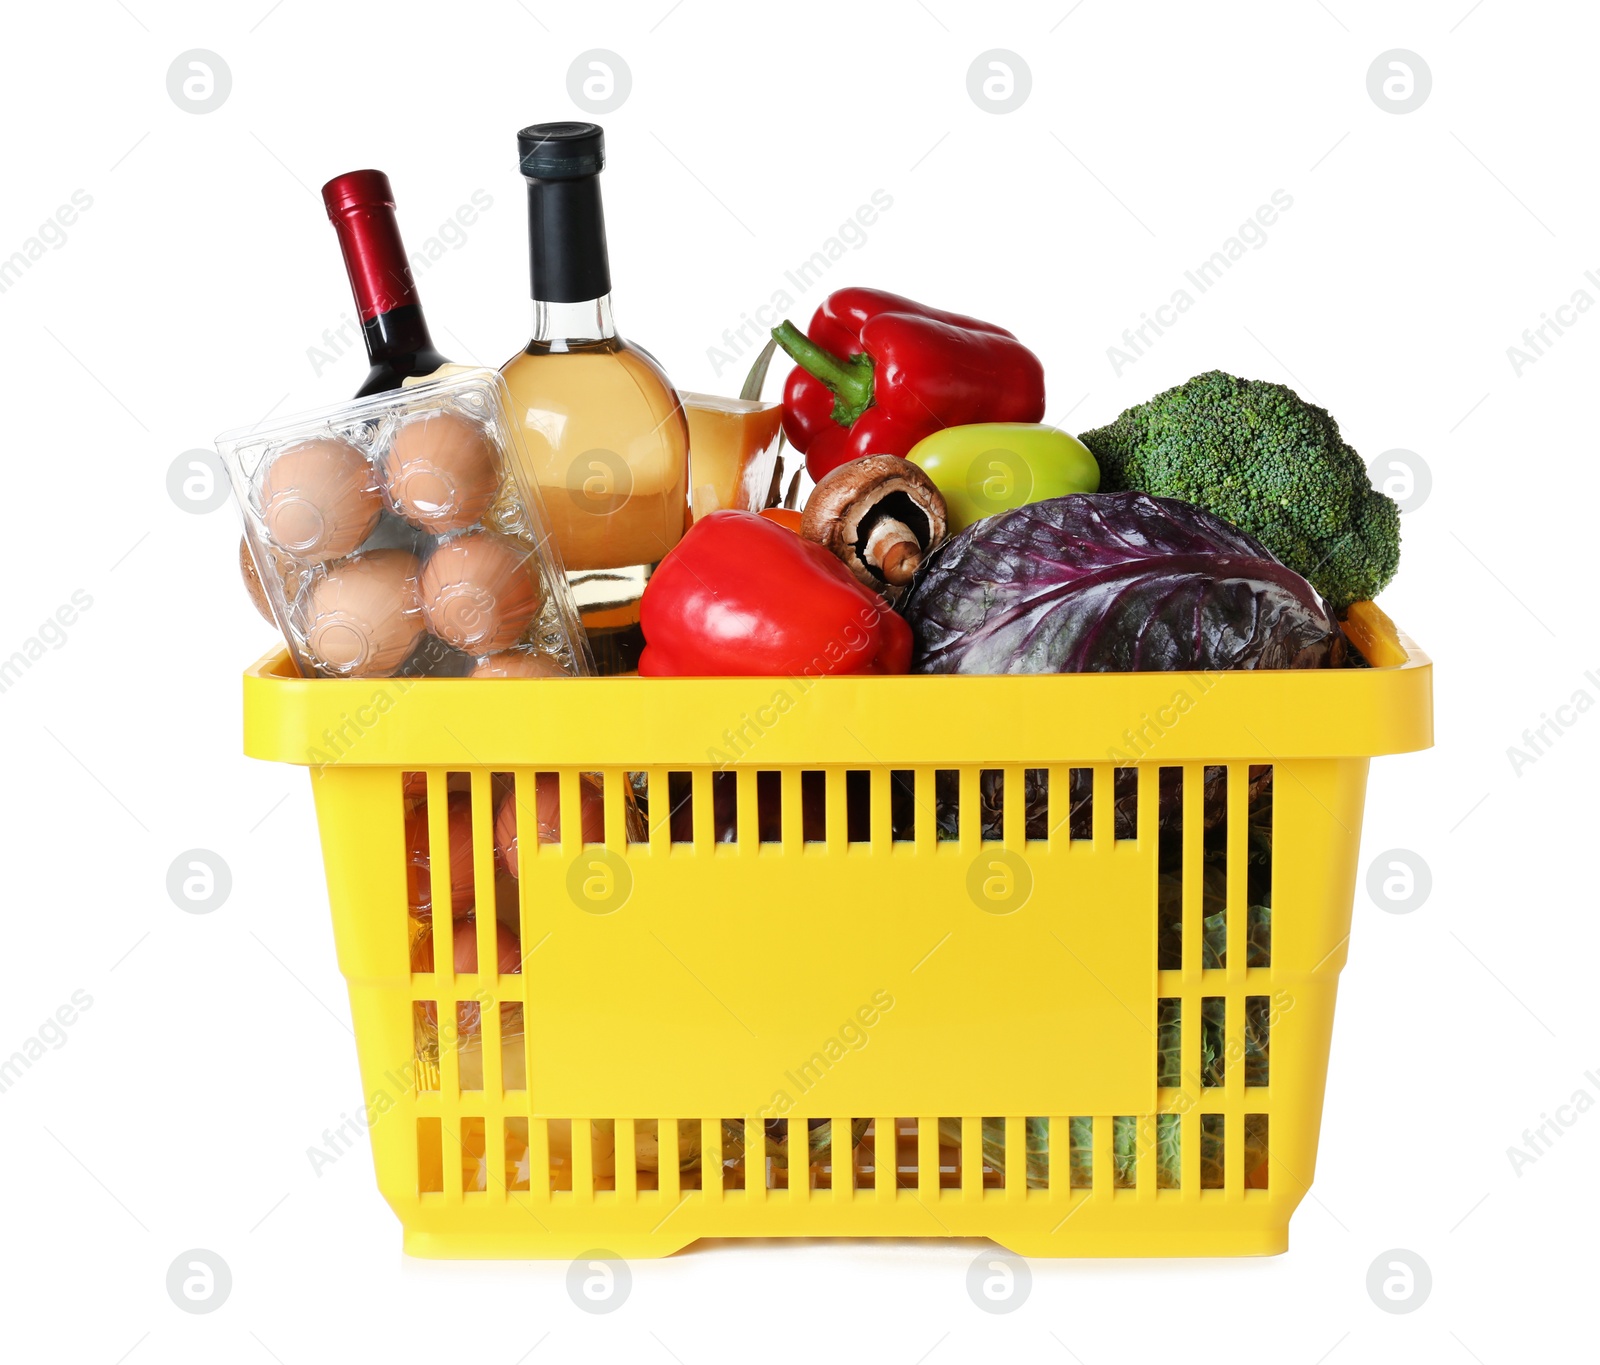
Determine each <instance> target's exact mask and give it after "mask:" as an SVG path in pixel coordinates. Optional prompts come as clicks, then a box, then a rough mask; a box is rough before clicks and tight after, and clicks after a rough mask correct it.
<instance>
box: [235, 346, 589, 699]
mask: <svg viewBox="0 0 1600 1365" xmlns="http://www.w3.org/2000/svg"><path fill="white" fill-rule="evenodd" d="M217 449H218V450H219V451H220V452H221V454H222V456H223V458H224V461H225V462H226V464H227V466H228V472H229V476H230V478H231V479H232V482H233V488H234V493H235V495H236V497H237V498H238V501H239V505H240V508H241V510H242V511H243V514H244V521H245V534H246V538H247V540H248V541H249V543H250V557H251V560H252V562H253V565H254V566H255V567H256V568H258V569H259V567H260V566H261V565H262V564H267V565H270V566H271V572H270V573H269V574H267V575H265V576H260V577H259V581H260V583H261V586H262V589H263V592H264V594H265V596H266V599H267V602H268V604H269V606H270V607H271V610H272V615H273V617H274V618H275V619H276V620H277V622H278V624H279V627H280V628H281V629H282V631H283V633H284V638H285V640H286V641H287V642H288V644H289V651H290V655H291V657H292V658H293V660H294V662H295V665H296V667H297V668H298V669H299V670H300V672H301V673H302V674H303V675H306V676H318V677H335V678H386V677H391V676H395V675H400V676H404V677H423V676H430V675H441V676H455V677H461V676H485V677H496V676H498V677H537V676H544V675H548V674H550V673H552V672H560V673H567V674H581V673H586V672H588V671H590V668H591V664H590V661H589V657H588V653H587V646H586V644H585V642H584V639H583V634H582V631H581V629H580V628H579V626H578V624H577V617H576V613H575V610H574V607H573V602H572V597H571V592H570V590H569V589H568V587H567V582H566V578H565V575H564V574H563V572H562V568H561V563H560V556H559V554H558V552H557V551H556V550H555V548H554V545H553V542H552V540H551V538H550V536H549V534H548V531H547V529H546V520H545V516H544V510H543V507H542V505H541V503H540V501H539V497H538V490H537V488H535V487H533V486H532V485H529V484H525V483H523V482H522V479H523V475H522V473H521V469H520V461H519V459H518V454H519V452H520V450H521V445H520V437H519V434H518V427H517V424H516V423H515V421H514V420H513V419H512V417H511V414H510V410H509V407H508V396H507V394H506V390H505V386H504V383H503V382H502V380H501V379H500V377H499V376H498V375H496V374H495V373H494V371H492V370H481V369H480V370H458V371H456V372H454V373H452V374H449V375H446V376H442V377H439V378H434V379H429V380H426V381H424V382H422V383H419V384H416V385H414V386H408V387H406V388H404V389H399V390H391V391H389V392H386V393H381V394H375V395H373V396H371V397H368V398H363V399H358V400H356V401H354V402H351V403H347V404H344V405H343V406H340V407H336V408H329V409H325V410H323V411H321V412H316V413H309V414H306V415H303V416H299V417H290V418H284V419H282V420H281V421H278V422H276V423H274V424H273V425H271V426H258V427H255V428H251V429H249V430H243V431H236V432H231V433H228V434H227V435H224V436H221V437H219V438H218V440H217ZM389 700H390V702H391V703H392V698H391V699H389ZM374 705H376V703H374ZM378 709H379V710H387V705H385V706H382V707H379V708H378Z"/></svg>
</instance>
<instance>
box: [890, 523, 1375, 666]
mask: <svg viewBox="0 0 1600 1365" xmlns="http://www.w3.org/2000/svg"><path fill="white" fill-rule="evenodd" d="M899 610H900V612H901V614H902V615H903V616H904V617H905V618H906V620H907V621H909V622H910V623H911V630H912V635H913V637H914V640H915V646H914V647H915V654H914V656H913V659H912V665H911V667H912V671H913V672H917V673H1120V672H1135V671H1155V670H1172V669H1179V670H1191V669H1231V668H1321V667H1325V666H1327V665H1330V664H1336V663H1339V662H1342V660H1343V656H1344V637H1343V635H1342V633H1341V632H1340V630H1339V625H1338V622H1337V621H1335V620H1334V619H1333V616H1332V615H1331V613H1330V612H1329V611H1328V609H1327V607H1326V606H1325V604H1324V603H1323V601H1322V599H1321V598H1320V597H1319V596H1318V595H1317V592H1316V590H1315V589H1314V588H1313V587H1312V586H1311V585H1310V584H1309V583H1307V582H1306V580H1305V579H1303V578H1302V577H1300V575H1299V574H1297V573H1295V572H1294V570H1292V569H1290V568H1287V567H1286V566H1284V565H1283V564H1281V563H1279V561H1278V560H1276V559H1274V558H1273V556H1272V554H1271V553H1270V552H1269V551H1268V550H1267V549H1266V548H1265V547H1264V546H1262V545H1261V543H1260V542H1259V541H1257V540H1255V539H1254V538H1252V537H1251V536H1247V535H1246V534H1245V533H1244V532H1243V531H1240V530H1238V529H1236V528H1235V527H1233V526H1230V525H1229V524H1228V523H1227V522H1225V521H1222V520H1221V519H1220V518H1218V517H1214V516H1212V515H1211V514H1210V513H1209V512H1206V511H1203V510H1202V509H1201V508H1199V507H1195V506H1193V505H1192V504H1190V503H1187V502H1179V501H1177V500H1176V499H1174V498H1152V497H1149V496H1147V495H1145V494H1143V493H1082V494H1072V495H1070V496H1068V497H1064V498H1051V499H1049V500H1048V501H1045V502H1037V503H1031V504H1029V505H1027V506H1025V507H1018V508H1015V509H1014V510H1012V511H1009V512H1002V513H1000V514H999V515H998V516H993V517H988V518H985V519H984V520H983V521H980V522H976V523H975V524H973V525H972V526H969V527H968V528H967V529H966V530H965V531H962V532H961V533H960V534H959V535H956V536H953V537H951V538H950V539H949V540H947V541H946V542H945V543H944V544H943V545H941V546H940V547H939V548H938V549H937V550H936V551H935V552H934V553H933V555H932V556H930V558H929V559H928V560H927V562H926V563H925V564H924V565H923V567H922V569H921V570H920V571H919V572H918V574H917V576H916V578H915V580H913V582H912V585H911V588H910V590H909V591H908V592H907V594H906V596H905V597H904V598H903V599H902V601H901V603H900V607H899Z"/></svg>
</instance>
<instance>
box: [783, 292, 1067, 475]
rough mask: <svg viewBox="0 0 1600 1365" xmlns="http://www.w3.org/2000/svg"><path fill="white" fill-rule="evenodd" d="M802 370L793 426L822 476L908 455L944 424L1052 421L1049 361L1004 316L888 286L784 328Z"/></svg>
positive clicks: (793, 382)
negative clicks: (954, 308)
mask: <svg viewBox="0 0 1600 1365" xmlns="http://www.w3.org/2000/svg"><path fill="white" fill-rule="evenodd" d="M772 335H773V336H774V337H776V338H777V341H778V345H780V346H782V347H783V349H784V350H785V351H787V352H788V353H789V355H790V356H791V357H792V358H793V360H794V362H795V365H796V368H795V369H794V370H792V371H791V372H790V374H789V379H788V382H787V383H786V384H785V385H784V389H783V430H784V434H785V435H786V436H787V437H788V438H789V444H790V445H792V446H793V447H794V448H795V449H796V450H798V451H800V452H801V453H802V454H803V455H804V456H805V457H806V469H807V470H809V471H810V474H811V477H812V478H813V479H816V480H820V479H822V478H823V476H825V475H826V474H828V473H830V472H831V471H832V470H834V469H836V468H838V467H839V466H840V465H842V464H844V463H845V462H846V461H848V460H857V459H860V458H861V457H862V456H863V455H904V454H905V453H906V452H907V451H908V450H910V449H911V447H912V446H914V445H916V443H917V442H918V441H920V440H921V439H922V438H923V437H924V436H927V435H930V434H931V433H933V432H935V431H938V430H939V429H940V428H941V427H958V426H966V425H968V424H970V423H973V422H1038V421H1042V420H1043V419H1044V367H1043V366H1042V365H1040V363H1039V358H1038V357H1037V356H1036V355H1034V353H1033V352H1032V351H1030V350H1029V349H1028V348H1027V347H1026V346H1024V345H1023V344H1022V343H1021V342H1020V341H1018V340H1017V339H1016V337H1014V336H1012V335H1011V333H1010V332H1008V331H1006V330H1005V329H1004V328H1002V327H996V326H995V325H994V324H993V323H988V322H980V321H978V319H977V318H969V317H963V316H962V315H961V314H960V313H946V312H943V311H941V310H940V309H937V308H925V307H923V306H922V304H920V303H913V302H912V301H911V300H910V299H904V298H901V297H900V296H899V295H898V294H889V293H885V292H884V291H883V290H881V289H856V288H851V289H840V290H837V291H836V292H834V293H832V294H830V295H828V297H827V298H826V299H825V300H823V303H822V306H821V307H820V308H818V309H817V311H816V315H815V316H814V317H813V318H812V319H811V332H810V335H809V336H807V335H805V334H804V333H802V332H801V331H800V329H799V328H798V327H796V326H795V325H794V324H793V323H792V322H787V321H785V322H783V323H780V324H779V325H778V326H777V327H774V328H773V329H772Z"/></svg>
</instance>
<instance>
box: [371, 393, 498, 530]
mask: <svg viewBox="0 0 1600 1365" xmlns="http://www.w3.org/2000/svg"><path fill="white" fill-rule="evenodd" d="M382 468H383V477H384V481H385V483H387V485H388V487H389V500H390V502H391V503H392V504H393V506H394V509H395V511H396V512H398V513H399V514H400V515H401V516H402V517H404V518H405V519H406V520H407V521H409V522H410V523H411V524H412V525H413V526H418V527H421V528H422V529H423V530H424V531H432V532H433V533H434V534H436V535H444V534H445V533H447V532H450V531H464V530H466V529H467V527H469V526H471V525H472V524H473V523H474V522H475V521H477V520H478V518H479V517H481V516H482V515H483V514H484V513H485V512H486V511H487V510H488V508H489V504H490V503H491V502H492V501H493V500H494V495H495V491H496V489H498V488H499V486H500V475H499V467H498V465H497V462H496V459H495V448H494V445H493V444H492V443H491V442H490V440H489V433H488V432H487V431H486V430H485V429H484V428H483V427H482V426H480V425H479V424H478V423H477V422H474V421H473V420H472V419H471V418H469V417H462V416H461V415H460V414H459V413H454V412H429V413H424V414H422V415H421V416H418V417H413V418H411V419H410V420H409V421H407V422H404V423H402V425H401V427H400V430H399V431H397V432H396V433H395V438H394V441H393V442H392V443H391V444H390V446H389V449H388V451H387V452H386V453H385V454H384V457H383V462H382Z"/></svg>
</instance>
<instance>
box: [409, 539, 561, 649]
mask: <svg viewBox="0 0 1600 1365" xmlns="http://www.w3.org/2000/svg"><path fill="white" fill-rule="evenodd" d="M419 595H420V597H421V600H422V611H423V615H424V616H425V617H426V618H427V622H428V629H429V630H431V631H432V632H433V633H434V634H435V635H437V636H438V637H439V638H440V639H441V640H443V641H444V642H445V643H446V644H447V645H454V646H455V647H456V648H457V649H459V650H463V651H465V652H466V653H468V654H492V653H494V652H495V651H496V650H501V649H505V648H506V647H507V646H508V645H510V644H512V643H514V642H515V641H516V639H517V637H518V636H520V635H521V634H522V632H523V631H525V630H526V629H527V628H528V623H529V622H530V621H532V620H533V618H534V617H535V616H536V615H538V612H539V606H540V600H541V590H540V585H539V564H538V561H537V560H536V559H535V558H534V556H533V550H532V549H531V548H530V547H528V546H525V545H522V544H519V543H518V542H517V541H514V540H507V539H506V538H505V537H503V536H497V535H494V534H492V533H491V532H488V531H473V532H471V533H470V534H468V535H464V536H458V537H457V538H456V539H454V540H447V541H444V542H442V543H441V544H439V545H438V546H436V547H435V549H434V551H433V553H432V554H431V555H429V556H428V562H427V563H426V564H424V565H423V566H422V578H421V580H420V583H419Z"/></svg>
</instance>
